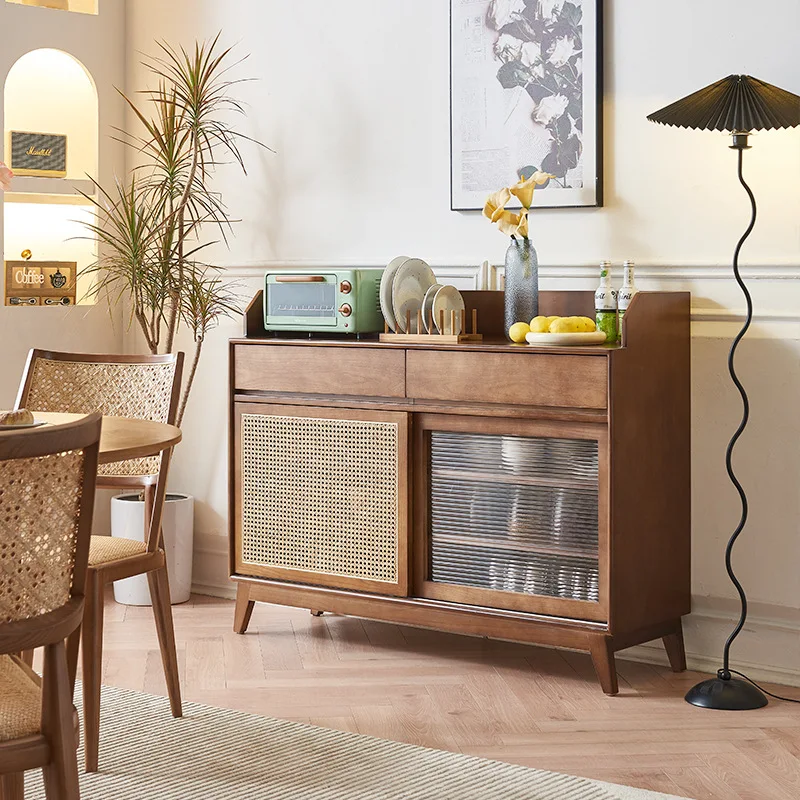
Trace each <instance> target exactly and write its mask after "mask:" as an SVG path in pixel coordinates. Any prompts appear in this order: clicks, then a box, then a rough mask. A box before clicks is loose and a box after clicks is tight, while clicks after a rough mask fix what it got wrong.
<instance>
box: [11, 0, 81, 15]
mask: <svg viewBox="0 0 800 800" xmlns="http://www.w3.org/2000/svg"><path fill="white" fill-rule="evenodd" d="M6 3H11V4H13V5H18V6H33V7H34V8H50V9H53V10H55V11H73V12H75V13H76V14H97V0H6Z"/></svg>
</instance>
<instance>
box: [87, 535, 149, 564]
mask: <svg viewBox="0 0 800 800" xmlns="http://www.w3.org/2000/svg"><path fill="white" fill-rule="evenodd" d="M146 552H147V545H146V544H145V543H144V542H137V541H136V540H135V539H122V538H118V537H116V536H92V541H91V544H90V545H89V566H90V567H96V566H97V565H98V564H107V563H108V562H109V561H117V560H119V559H121V558H130V557H131V556H140V555H142V553H146Z"/></svg>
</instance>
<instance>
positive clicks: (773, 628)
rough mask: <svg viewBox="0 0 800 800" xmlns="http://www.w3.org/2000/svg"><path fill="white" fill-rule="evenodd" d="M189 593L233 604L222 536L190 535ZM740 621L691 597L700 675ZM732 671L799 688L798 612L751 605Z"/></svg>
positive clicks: (651, 649) (660, 656) (691, 644)
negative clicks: (192, 537) (192, 564)
mask: <svg viewBox="0 0 800 800" xmlns="http://www.w3.org/2000/svg"><path fill="white" fill-rule="evenodd" d="M192 591H193V592H195V593H196V594H203V595H210V596H212V597H223V598H226V599H233V598H234V597H235V596H236V585H235V584H234V583H233V582H232V581H231V580H229V579H228V547H227V540H226V539H225V538H224V537H222V536H215V535H209V534H205V535H204V534H196V535H195V569H194V581H193V584H192ZM738 617H739V607H738V604H737V603H736V602H735V601H734V600H731V599H729V598H722V597H695V598H694V601H693V603H692V613H691V614H690V615H689V616H688V617H686V618H685V619H684V635H685V638H686V660H687V663H688V665H689V668H690V669H692V670H697V671H699V672H711V673H713V672H716V671H717V669H718V668H719V667H720V658H721V653H722V647H723V644H724V643H725V639H726V638H727V636H728V634H729V633H730V631H731V630H732V629H733V627H734V625H735V624H736V621H737V619H738ZM731 655H732V659H731V666H733V667H735V668H736V669H738V670H740V671H741V672H746V673H747V674H748V675H749V676H750V677H751V678H753V679H754V680H757V681H767V682H770V683H780V684H785V685H787V686H800V608H788V607H785V606H777V605H772V604H768V603H756V602H754V603H750V613H749V616H748V618H747V625H746V626H745V628H744V630H743V631H742V633H741V635H740V636H739V638H738V639H737V640H736V643H735V644H734V646H733V648H732V651H731ZM618 657H619V658H621V659H627V660H629V661H641V662H644V663H648V664H664V665H666V664H667V663H668V662H667V657H666V653H665V652H664V648H663V646H662V645H661V643H660V642H653V643H651V644H646V645H639V646H637V647H631V648H629V649H628V650H623V651H621V652H620V653H619V654H618Z"/></svg>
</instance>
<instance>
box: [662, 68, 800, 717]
mask: <svg viewBox="0 0 800 800" xmlns="http://www.w3.org/2000/svg"><path fill="white" fill-rule="evenodd" d="M647 119H649V120H650V121H651V122H660V123H662V124H664V125H674V126H676V127H678V128H695V129H699V130H712V131H727V132H728V133H730V134H731V135H732V136H733V143H732V144H731V149H733V150H737V151H738V158H739V182H740V183H741V184H742V186H743V187H744V190H745V191H746V192H747V196H748V197H749V198H750V204H751V206H752V209H753V213H752V217H751V219H750V224H749V225H748V227H747V230H746V231H745V232H744V234H743V235H742V238H741V239H739V243H738V244H737V245H736V250H735V251H734V254H733V276H734V278H735V279H736V282H737V283H738V284H739V287H740V288H741V290H742V293H743V294H744V298H745V301H746V303H747V317H746V319H745V322H744V325H743V326H742V329H741V330H740V331H739V333H738V335H737V336H736V338H735V339H734V340H733V344H732V345H731V349H730V353H729V354H728V371H729V372H730V375H731V380H732V381H733V382H734V384H735V385H736V388H737V389H738V390H739V394H740V395H741V396H742V406H743V413H742V421H741V423H740V425H739V427H738V428H737V430H736V432H735V433H734V434H733V436H732V437H731V440H730V442H729V444H728V449H727V452H726V454H725V465H726V467H727V470H728V476H729V477H730V479H731V482H732V483H733V485H734V486H735V487H736V491H737V492H738V493H739V497H740V498H741V501H742V516H741V519H740V520H739V524H738V525H737V526H736V530H735V531H734V532H733V533H732V534H731V537H730V539H729V540H728V546H727V547H726V549H725V567H726V568H727V570H728V575H729V576H730V579H731V581H732V582H733V585H734V586H735V587H736V591H737V592H738V593H739V598H740V599H741V604H742V612H741V616H740V617H739V622H738V624H737V625H736V627H735V628H734V630H733V631H732V633H731V635H730V636H729V637H728V640H727V641H726V642H725V648H724V650H723V653H722V669H720V670H718V671H717V677H716V678H711V679H710V680H707V681H703V682H702V683H698V684H697V685H696V686H694V687H692V688H691V689H690V690H689V692H688V693H687V695H686V701H687V702H688V703H691V704H692V705H695V706H701V707H703V708H717V709H724V710H729V711H744V710H748V709H753V708H761V707H763V706H765V705H766V704H767V698H766V696H765V695H764V694H763V692H761V691H759V689H757V688H756V687H755V686H754V685H753V684H752V683H749V682H748V681H744V680H740V679H739V678H734V677H733V676H732V675H731V669H730V649H731V645H732V644H733V640H734V639H735V638H736V637H737V636H738V635H739V633H740V632H741V630H742V628H743V627H744V623H745V620H746V619H747V595H745V592H744V588H743V587H742V584H741V583H740V582H739V580H738V578H737V577H736V574H735V573H734V571H733V567H732V565H731V554H732V552H733V546H734V544H735V543H736V540H737V539H738V538H739V534H740V533H741V532H742V531H743V530H744V526H745V523H746V522H747V495H746V494H745V492H744V489H743V488H742V484H741V483H739V480H738V479H737V477H736V475H735V474H734V471H733V466H732V464H731V456H732V455H733V448H734V447H735V445H736V442H737V441H738V439H739V437H740V436H741V435H742V433H743V432H744V429H745V427H746V426H747V420H748V418H749V416H750V403H749V400H748V398H747V393H746V392H745V390H744V386H743V385H742V382H741V381H740V380H739V377H738V376H737V374H736V370H735V368H734V356H735V355H736V348H737V347H738V346H739V342H740V341H741V340H742V338H743V337H744V335H745V333H747V329H748V328H749V327H750V323H751V322H752V319H753V301H752V299H751V297H750V292H749V291H748V290H747V286H746V285H745V283H744V281H743V280H742V276H741V275H740V274H739V253H740V251H741V249H742V245H743V244H744V242H745V240H746V239H747V237H748V236H749V235H750V233H751V232H752V230H753V227H754V226H755V224H756V199H755V197H754V195H753V192H752V191H751V190H750V187H749V186H748V185H747V183H746V182H745V180H744V176H743V174H742V161H743V156H744V151H745V150H748V149H749V147H750V145H749V144H748V137H749V136H750V134H751V133H752V132H753V131H760V130H772V129H775V128H794V127H796V126H798V125H800V97H798V96H797V95H796V94H792V93H791V92H787V91H784V90H783V89H779V88H778V87H777V86H772V85H771V84H769V83H764V82H763V81H760V80H757V79H756V78H751V77H750V76H749V75H729V76H728V77H727V78H723V79H722V80H721V81H717V82H716V83H712V84H711V85H710V86H706V87H705V89H700V91H699V92H695V93H694V94H690V95H688V96H687V97H684V98H683V99H682V100H678V101H677V102H675V103H672V104H671V105H669V106H667V107H666V108H662V109H661V110H660V111H656V112H655V113H653V114H650V115H649V116H648V117H647Z"/></svg>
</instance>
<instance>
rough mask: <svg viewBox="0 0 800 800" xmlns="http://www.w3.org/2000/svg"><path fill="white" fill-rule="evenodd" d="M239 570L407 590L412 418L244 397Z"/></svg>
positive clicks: (238, 447) (239, 413)
mask: <svg viewBox="0 0 800 800" xmlns="http://www.w3.org/2000/svg"><path fill="white" fill-rule="evenodd" d="M233 434H234V448H235V451H234V456H235V457H234V468H235V473H234V508H233V513H234V542H233V545H234V548H233V566H234V570H235V572H236V574H238V575H244V576H255V577H264V578H274V579H279V580H286V581H291V582H294V583H304V584H312V585H317V586H330V587H336V588H340V589H354V590H360V591H365V592H374V593H380V594H390V595H401V596H405V595H406V594H407V592H408V535H407V531H408V457H407V452H408V415H407V414H403V413H396V412H378V411H358V410H349V409H334V408H299V407H296V406H274V405H266V404H258V403H237V404H236V410H235V415H234V431H233Z"/></svg>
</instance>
